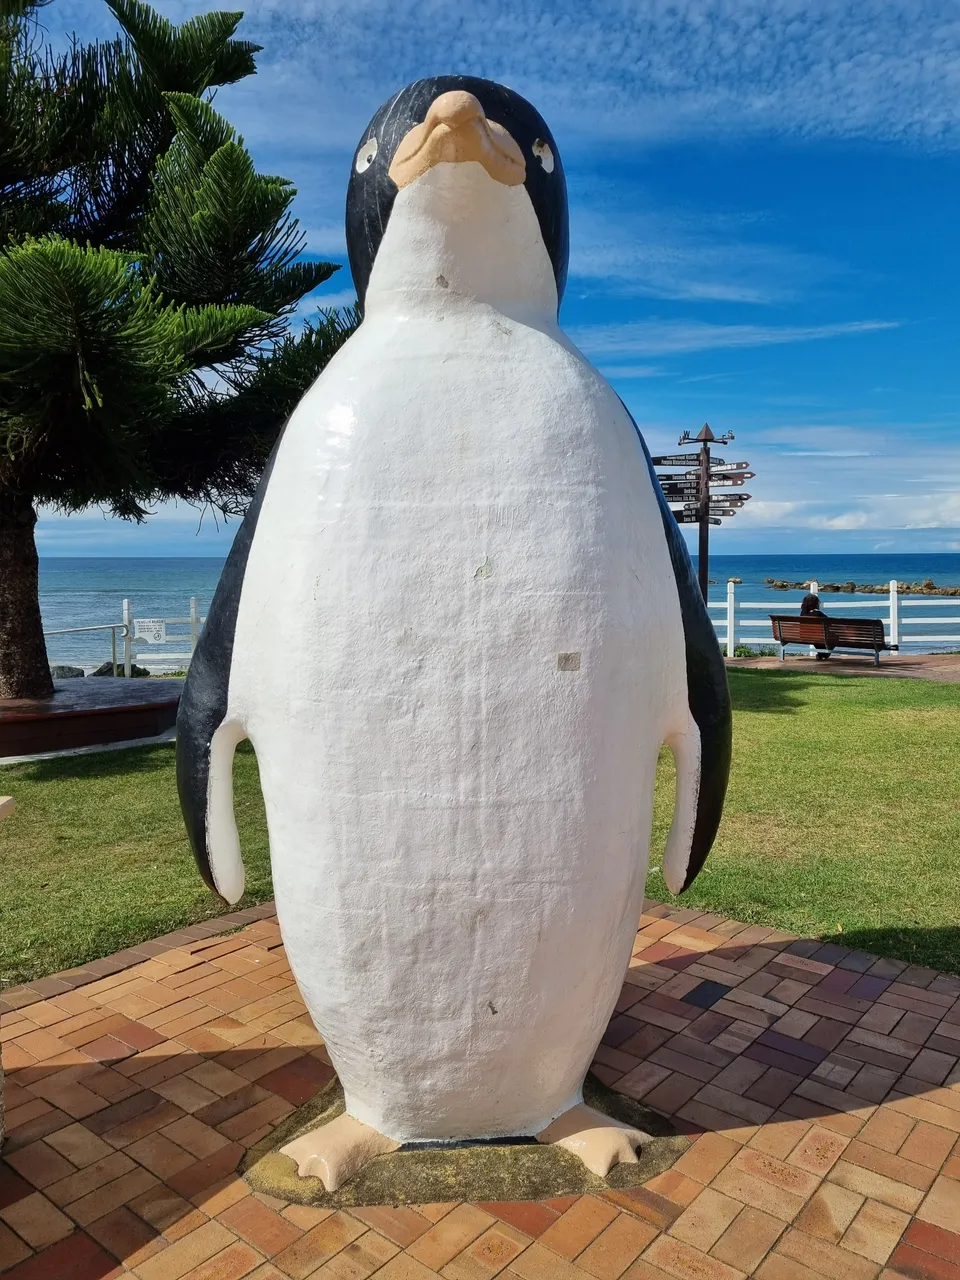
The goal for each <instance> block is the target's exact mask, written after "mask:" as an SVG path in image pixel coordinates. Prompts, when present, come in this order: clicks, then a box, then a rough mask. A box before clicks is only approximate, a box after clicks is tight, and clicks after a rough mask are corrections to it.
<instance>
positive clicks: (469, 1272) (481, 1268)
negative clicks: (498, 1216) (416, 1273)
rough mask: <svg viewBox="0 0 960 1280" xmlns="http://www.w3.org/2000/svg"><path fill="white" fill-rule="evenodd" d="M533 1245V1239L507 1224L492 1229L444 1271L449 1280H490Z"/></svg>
mask: <svg viewBox="0 0 960 1280" xmlns="http://www.w3.org/2000/svg"><path fill="white" fill-rule="evenodd" d="M529 1243H530V1237H529V1236H527V1235H525V1234H524V1233H523V1232H522V1231H517V1229H516V1228H515V1227H511V1226H510V1225H509V1224H508V1223H506V1222H497V1223H495V1224H494V1225H493V1226H491V1227H488V1228H487V1230H486V1231H484V1233H483V1235H481V1236H478V1238H477V1239H476V1240H474V1241H473V1243H472V1244H469V1245H467V1247H466V1249H464V1250H463V1251H462V1252H461V1253H459V1254H457V1256H456V1257H455V1258H453V1259H451V1261H450V1262H448V1263H447V1265H446V1266H445V1267H444V1268H443V1272H442V1274H443V1275H444V1276H445V1277H447V1280H487V1278H488V1277H493V1276H496V1275H499V1274H500V1272H501V1271H503V1269H504V1268H505V1267H506V1266H507V1265H508V1264H509V1263H510V1262H512V1261H513V1260H514V1258H516V1257H517V1256H518V1255H519V1254H520V1253H522V1252H523V1250H524V1249H525V1248H526V1247H527V1245H528V1244H529Z"/></svg>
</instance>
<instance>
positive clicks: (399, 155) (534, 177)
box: [347, 76, 569, 308]
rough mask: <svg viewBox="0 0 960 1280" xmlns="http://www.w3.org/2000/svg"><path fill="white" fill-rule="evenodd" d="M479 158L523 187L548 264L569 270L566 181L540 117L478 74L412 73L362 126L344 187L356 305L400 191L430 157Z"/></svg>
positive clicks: (559, 276) (557, 272)
mask: <svg viewBox="0 0 960 1280" xmlns="http://www.w3.org/2000/svg"><path fill="white" fill-rule="evenodd" d="M459 160H479V161H480V163H482V164H483V166H484V168H485V169H486V170H487V172H488V173H489V174H490V176H491V177H493V178H495V179H496V180H498V181H500V182H503V183H505V184H506V185H508V186H512V185H520V184H521V183H522V184H523V186H524V187H525V189H526V192H527V195H528V196H529V198H530V203H531V205H532V206H533V210H534V212H535V214H536V216H537V221H538V222H539V224H540V232H541V235H542V237H543V243H544V246H545V248H546V250H547V253H548V254H549V257H550V261H551V263H552V264H553V274H554V278H555V280H556V284H557V298H558V300H559V299H560V298H561V297H562V296H563V287H564V284H565V283H566V278H567V258H568V256H569V231H568V220H567V187H566V181H565V179H564V176H563V166H562V165H561V163H560V156H559V154H558V152H557V146H556V143H555V142H554V140H553V135H552V134H551V133H550V130H549V129H548V128H547V125H546V123H545V122H544V120H543V117H542V116H541V115H540V113H539V111H537V110H536V108H535V107H533V106H531V104H530V103H529V102H527V100H526V99H525V98H521V97H520V95H519V94H518V93H514V92H513V90H512V89H507V88H505V87H504V86H503V85H500V84H495V83H494V82H493V81H492V80H481V79H479V78H477V77H476V76H435V77H433V78H432V79H429V80H417V81H415V82H414V83H413V84H410V85H408V86H407V87H406V88H405V89H401V90H400V92H399V93H398V94H395V95H394V97H392V98H391V99H390V100H389V101H388V102H385V103H384V104H383V106H382V107H381V108H380V110H379V111H378V112H377V113H376V115H375V116H374V117H373V119H372V120H371V121H370V123H369V124H368V125H367V127H366V129H365V130H364V132H363V140H362V141H361V143H360V146H359V147H358V148H357V151H356V154H355V156H354V162H353V168H352V171H351V174H350V185H349V187H348V188H347V251H348V253H349V256H350V269H351V271H352V272H353V282H354V285H355V286H356V290H357V297H358V298H359V300H360V306H361V308H362V307H363V305H364V299H365V295H366V291H367V282H368V280H369V279H370V272H371V270H372V268H373V263H374V259H375V258H376V256H377V250H378V249H379V247H380V242H381V240H382V239H383V234H384V231H385V230H386V227H387V223H388V221H389V219H390V212H391V210H392V208H393V204H394V201H395V200H396V197H397V193H398V191H399V190H400V189H401V188H402V187H404V186H406V185H408V184H409V183H412V182H415V181H416V180H417V178H418V177H420V176H422V174H423V173H425V172H426V171H427V170H428V169H429V168H431V167H432V166H433V165H435V164H437V163H442V162H445V161H447V162H449V161H453V162H456V161H459Z"/></svg>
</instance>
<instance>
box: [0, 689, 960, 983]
mask: <svg viewBox="0 0 960 1280" xmlns="http://www.w3.org/2000/svg"><path fill="white" fill-rule="evenodd" d="M730 684H731V688H732V691H733V697H734V705H735V708H736V716H735V725H734V765H733V772H732V776H731V782H730V791H729V793H728V798H727V808H726V813H725V817H724V821H723V825H722V827H721V830H720V835H719V838H718V841H717V845H716V847H715V849H714V851H713V853H712V854H711V856H710V859H709V861H708V862H707V865H706V867H705V868H704V870H703V871H702V872H701V874H700V876H699V877H698V879H697V881H696V883H695V884H694V886H693V888H692V889H690V891H689V892H688V893H687V894H685V895H684V898H683V902H684V903H685V904H686V905H694V906H702V907H703V908H704V909H710V910H716V911H720V912H724V913H725V914H728V915H731V916H734V917H735V918H737V919H740V920H749V921H756V922H758V923H765V924H770V925H778V926H780V927H782V928H786V929H791V930H794V931H795V932H797V933H802V934H809V935H811V936H822V937H828V938H832V939H834V940H836V941H839V942H843V943H845V944H846V945H848V946H852V947H857V948H862V949H864V950H868V951H873V952H877V953H879V954H884V955H891V956H898V957H900V958H902V959H904V960H909V961H910V962H912V963H918V964H926V965H930V966H932V967H934V968H940V969H947V970H950V971H953V972H958V971H960V927H958V925H960V755H958V752H957V734H958V724H960V716H958V711H960V686H955V685H941V684H934V683H932V682H928V681H919V680H877V679H873V678H870V677H863V678H860V677H850V676H829V675H820V674H817V675H807V674H799V673H794V672H791V671H789V669H788V670H785V671H760V670H736V669H734V670H731V671H730ZM236 769H237V788H236V789H237V808H238V818H239V824H240V828H241V833H242V839H243V846H244V860H245V863H246V867H247V896H246V897H245V898H244V900H243V905H251V904H252V903H255V902H262V901H263V900H264V899H266V898H268V897H269V896H270V892H271V890H270V870H269V859H268V854H267V836H266V824H265V821H264V816H263V806H262V802H261V799H260V793H259V788H258V783H257V770H256V761H255V759H254V756H253V754H252V752H251V751H250V750H249V749H248V748H241V750H240V752H239V753H238V755H237V766H236ZM3 793H10V794H12V795H13V796H14V797H15V798H16V800H17V803H18V811H17V812H16V813H15V814H14V815H13V816H12V817H11V818H9V819H8V820H7V821H6V822H4V823H3V824H0V868H2V880H0V977H2V978H3V979H4V980H6V981H8V982H9V981H13V982H17V981H24V980H26V979H28V978H31V977H37V976H39V975H41V974H45V973H50V972H54V971H56V970H58V969H66V968H70V967H72V966H73V965H77V964H80V963H82V962H84V961H86V960H90V959H93V958H95V957H97V956H101V955H107V954H109V953H110V952H112V951H116V950H118V949H119V948H121V947H126V946H130V945H132V944H134V943H136V942H142V941H144V940H145V939H147V938H151V937H155V936H157V935H158V934H161V933H166V932H169V931H170V930H172V929H177V928H180V927H182V926H183V925H185V924H189V923H191V922H193V921H196V920H201V919H205V918H207V917H209V916H213V915H216V914H218V912H222V911H225V910H227V908H225V907H223V906H222V904H220V903H219V902H218V901H217V900H216V899H215V898H214V897H213V895H212V894H210V893H208V892H207V890H206V888H205V886H204V885H203V883H202V881H201V880H200V877H199V875H198V873H197V870H196V867H195V866H194V863H193V859H192V857H191V856H190V853H189V850H188V847H187V842H186V838H185V836H184V834H183V827H182V824H181V819H180V811H179V807H178V804H177V799H176V788H175V785H174V774H173V748H172V747H170V746H158V747H143V748H139V749H136V750H132V751H118V752H111V753H107V754H103V755H92V756H75V757H72V758H68V759H62V760H53V761H44V762H41V763H37V764H31V765H16V766H9V767H6V768H0V794H3ZM671 796H672V772H671V767H670V764H669V760H668V759H666V758H665V759H664V760H662V761H661V769H660V776H659V778H658V787H657V805H656V816H655V823H654V837H653V848H654V852H653V855H652V858H651V864H652V867H653V868H656V867H657V864H658V862H659V852H658V851H659V850H660V849H662V847H663V842H664V839H665V837H666V830H667V826H668V824H669V819H670V810H671V803H672V801H671ZM649 893H650V895H651V896H652V897H656V898H662V899H669V895H668V894H667V892H666V889H665V887H664V885H663V882H662V880H661V878H660V876H659V874H658V872H657V870H656V869H654V870H651V874H650V879H649Z"/></svg>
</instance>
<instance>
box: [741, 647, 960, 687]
mask: <svg viewBox="0 0 960 1280" xmlns="http://www.w3.org/2000/svg"><path fill="white" fill-rule="evenodd" d="M727 666H728V667H753V668H756V669H758V670H761V671H803V672H809V673H811V674H812V675H817V676H821V675H827V676H880V677H881V678H883V679H894V680H897V679H900V680H903V679H908V680H936V681H938V682H939V683H941V684H960V653H918V654H909V655H907V654H889V653H883V654H881V655H880V665H879V667H875V666H874V665H873V658H872V657H870V655H869V654H863V655H862V656H861V655H860V654H855V653H841V654H837V653H835V654H834V655H833V656H832V657H831V658H829V659H828V660H827V661H826V662H818V661H817V660H816V658H802V657H799V656H793V657H791V656H790V654H788V655H787V658H786V661H784V662H781V661H780V659H779V658H729V659H727Z"/></svg>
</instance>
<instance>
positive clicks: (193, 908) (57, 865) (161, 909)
mask: <svg viewBox="0 0 960 1280" xmlns="http://www.w3.org/2000/svg"><path fill="white" fill-rule="evenodd" d="M235 769H236V805H237V820H238V823H239V825H240V828H241V831H242V832H243V846H244V864H245V866H246V870H247V889H246V894H245V895H244V898H243V900H242V902H241V903H239V904H238V905H237V906H235V907H227V906H225V905H224V904H223V903H222V902H221V901H220V900H219V899H218V898H216V897H215V896H214V895H213V894H212V893H210V892H209V890H208V889H207V887H206V885H205V884H204V883H203V881H202V880H201V879H200V875H199V873H198V871H197V868H196V864H195V863H194V860H193V855H192V854H191V852H190V847H189V845H188V844H187V839H186V834H185V832H184V828H183V819H182V817H181V816H180V805H179V803H178V801H177V788H176V781H175V778H174V748H173V745H172V744H163V745H160V746H154V747H135V748H133V749H131V750H129V751H108V752H104V753H102V754H94V755H85V756H67V757H63V758H61V759H58V760H42V761H38V762H36V763H35V764H21V765H11V766H7V767H5V768H2V769H0V793H9V794H11V795H12V796H13V797H14V799H15V800H16V802H17V809H16V812H15V813H14V814H13V815H12V817H10V818H8V819H7V820H6V821H5V822H4V823H2V824H0V979H2V980H3V981H4V984H7V983H11V982H26V981H28V980H29V979H30V978H36V977H39V976H40V975H42V974H47V973H55V972H56V971H57V970H59V969H70V968H73V967H74V966H75V965H79V964H83V963H84V962H85V961H87V960H93V959H96V958H98V957H99V956H105V955H110V954H111V953H112V952H114V951H119V950H120V949H121V948H122V947H129V946H133V945H135V944H136V943H138V942H144V941H146V940H147V939H148V938H155V937H158V936H159V935H160V934H162V933H170V932H171V931H172V930H174V929H181V928H183V926H184V925H187V924H194V923H196V921H198V920H205V919H207V918H208V917H210V916H216V915H222V914H223V913H225V912H227V911H238V910H240V908H241V907H249V906H253V905H254V904H255V903H258V902H264V901H266V899H268V898H269V897H270V896H271V894H272V892H273V891H272V887H271V882H270V859H269V854H268V849H267V826H266V819H265V816H264V812H263V801H262V799H261V797H260V784H259V778H258V775H257V762H256V757H255V756H254V754H253V751H252V750H251V749H250V747H249V746H248V744H246V743H244V744H242V745H241V747H240V749H239V750H238V752H237V756H236V765H235Z"/></svg>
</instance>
